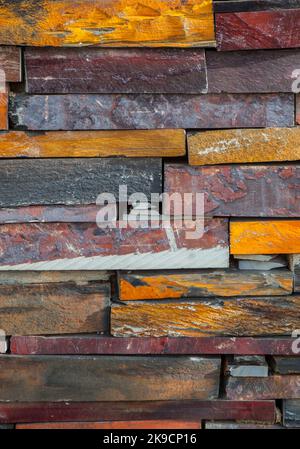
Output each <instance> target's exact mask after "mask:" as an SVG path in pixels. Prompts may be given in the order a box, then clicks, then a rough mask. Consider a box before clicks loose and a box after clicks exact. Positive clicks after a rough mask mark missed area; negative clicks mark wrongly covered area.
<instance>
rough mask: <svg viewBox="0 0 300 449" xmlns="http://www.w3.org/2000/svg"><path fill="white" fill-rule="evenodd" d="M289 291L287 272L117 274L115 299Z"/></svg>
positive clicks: (130, 299)
mask: <svg viewBox="0 0 300 449" xmlns="http://www.w3.org/2000/svg"><path fill="white" fill-rule="evenodd" d="M292 292H293V275H292V273H291V272H290V271H289V270H277V271H267V272H266V271H251V270H244V271H238V270H222V271H221V270H218V271H212V270H203V271H195V272H190V271H188V272H180V273H178V272H177V271H176V272H170V273H168V272H161V271H160V272H158V273H156V272H153V273H149V272H144V273H140V272H130V273H124V272H121V273H120V274H119V298H120V299H121V300H123V301H132V300H143V299H168V298H170V299H171V298H173V299H175V298H176V299H180V298H197V297H198V298H201V297H214V296H225V297H226V296H268V295H271V296H272V295H275V296H280V295H283V294H286V295H288V294H291V293H292Z"/></svg>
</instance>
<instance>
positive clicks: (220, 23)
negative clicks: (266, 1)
mask: <svg viewBox="0 0 300 449" xmlns="http://www.w3.org/2000/svg"><path fill="white" fill-rule="evenodd" d="M215 21H216V37H217V47H218V50H225V51H228V50H251V49H252V50H255V49H270V48H296V47H299V46H300V8H299V9H281V10H277V11H274V10H273V11H272V10H271V11H252V12H235V13H217V14H216V15H215ZM295 68H297V67H295Z"/></svg>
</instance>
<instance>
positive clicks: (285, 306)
mask: <svg viewBox="0 0 300 449" xmlns="http://www.w3.org/2000/svg"><path fill="white" fill-rule="evenodd" d="M299 313H300V296H299V295H298V296H297V295H295V296H282V297H278V296H276V297H268V298H265V297H262V298H259V297H257V298H232V299H224V298H222V299H221V298H220V299H218V298H216V299H207V300H202V301H200V300H198V301H196V300H194V301H192V300H189V301H178V300H177V301H167V302H162V301H158V302H154V301H149V302H146V301H145V302H143V301H141V302H127V303H125V305H113V306H112V312H111V333H112V335H114V336H116V337H126V336H127V337H163V336H169V337H183V336H186V337H197V336H198V337H199V336H244V335H249V336H267V335H291V332H292V331H293V330H294V329H296V328H297V326H299ZM295 326H296V327H295Z"/></svg>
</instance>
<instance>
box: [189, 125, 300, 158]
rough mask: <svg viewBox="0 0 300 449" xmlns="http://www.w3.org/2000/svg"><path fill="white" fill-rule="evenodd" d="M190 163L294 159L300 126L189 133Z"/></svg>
mask: <svg viewBox="0 0 300 449" xmlns="http://www.w3.org/2000/svg"><path fill="white" fill-rule="evenodd" d="M188 155H189V164H191V165H214V164H236V163H253V162H276V161H278V162H280V161H297V160H299V159H300V128H270V129H237V130H220V131H205V132H200V133H196V134H193V133H190V134H188Z"/></svg>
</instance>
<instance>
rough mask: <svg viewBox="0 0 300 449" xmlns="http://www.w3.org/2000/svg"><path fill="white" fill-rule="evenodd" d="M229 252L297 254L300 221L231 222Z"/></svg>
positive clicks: (298, 250)
mask: <svg viewBox="0 0 300 449" xmlns="http://www.w3.org/2000/svg"><path fill="white" fill-rule="evenodd" d="M298 197H299V196H298ZM299 198H300V197H299ZM230 252H231V254H297V253H299V252H300V220H262V221H255V220H253V221H247V220H246V221H231V222H230Z"/></svg>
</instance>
